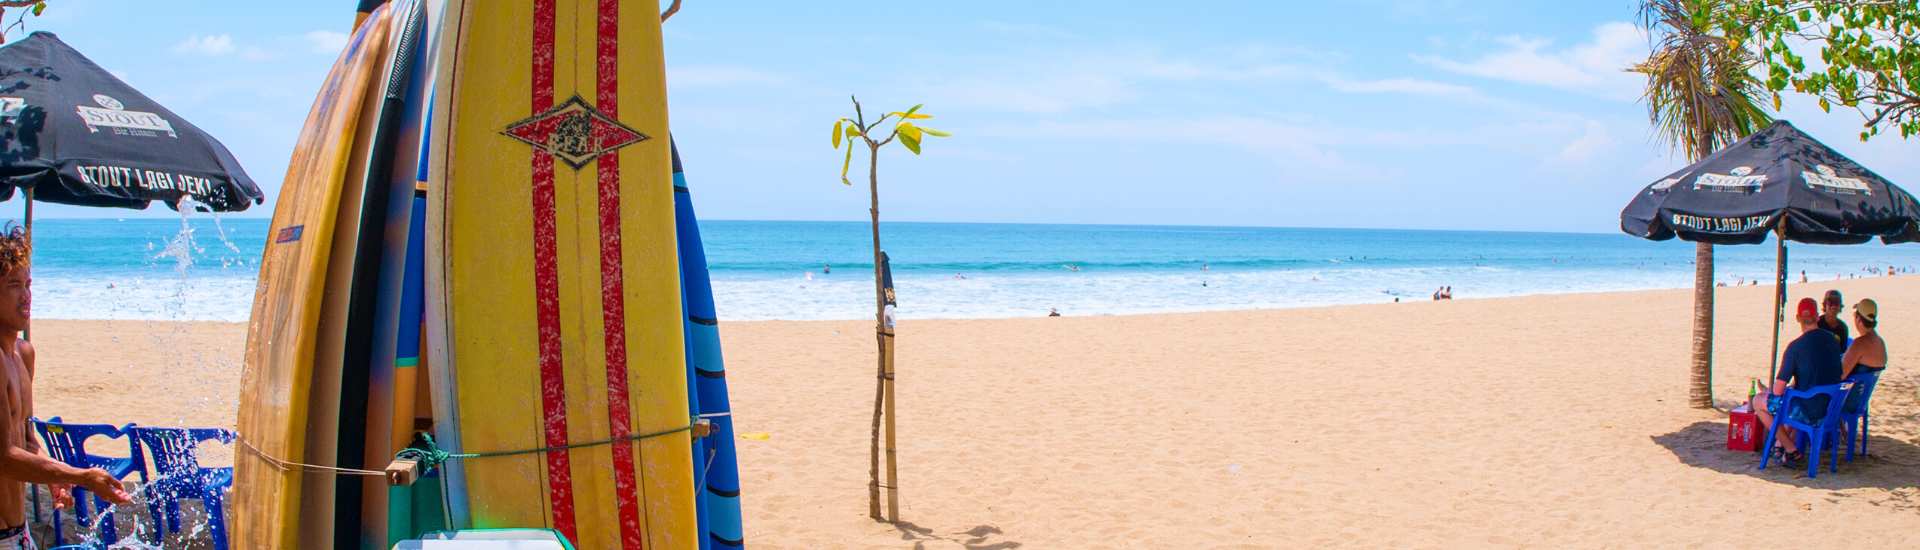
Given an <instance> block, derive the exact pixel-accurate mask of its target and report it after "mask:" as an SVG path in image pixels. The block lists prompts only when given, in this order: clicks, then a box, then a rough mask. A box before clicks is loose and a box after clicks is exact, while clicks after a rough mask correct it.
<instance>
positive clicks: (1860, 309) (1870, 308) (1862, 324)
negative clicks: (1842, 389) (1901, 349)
mask: <svg viewBox="0 0 1920 550" xmlns="http://www.w3.org/2000/svg"><path fill="white" fill-rule="evenodd" d="M1879 326H1880V304H1877V303H1874V301H1873V300H1861V301H1860V303H1858V304H1854V305H1853V328H1854V329H1856V330H1858V331H1859V332H1860V336H1857V337H1854V339H1853V345H1851V346H1847V354H1846V356H1844V357H1841V358H1840V378H1842V379H1845V378H1847V377H1851V376H1853V374H1854V373H1877V372H1880V371H1883V370H1886V369H1887V341H1886V340H1882V339H1880V332H1879V331H1878V330H1876V329H1877V328H1879Z"/></svg>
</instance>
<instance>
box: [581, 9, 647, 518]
mask: <svg viewBox="0 0 1920 550" xmlns="http://www.w3.org/2000/svg"><path fill="white" fill-rule="evenodd" d="M598 24H599V27H598V30H597V33H596V34H597V35H598V40H597V44H595V53H596V55H595V67H594V74H595V75H596V76H597V79H596V83H595V84H596V85H595V98H594V102H595V103H598V104H599V109H600V112H602V113H605V114H606V115H607V118H611V119H614V120H619V116H620V115H619V109H620V97H619V92H620V67H619V60H620V2H619V1H618V0H600V16H599V20H598ZM595 137H596V138H597V137H599V136H595ZM597 162H598V163H599V164H600V173H599V176H600V304H601V305H600V307H601V316H602V319H603V322H604V323H605V328H606V330H605V332H606V348H607V421H608V424H609V427H610V431H612V433H613V437H615V438H621V437H626V436H627V435H628V434H631V433H633V425H632V424H633V421H632V417H631V416H630V415H629V409H628V404H627V319H626V316H627V311H626V310H627V306H626V291H625V281H623V273H622V269H621V258H622V254H621V248H620V155H619V154H608V155H604V156H601V157H600V158H599V159H598V160H597ZM633 452H634V443H632V442H621V443H618V444H615V445H614V446H613V495H614V501H615V502H616V503H617V505H618V508H619V512H620V544H621V547H623V548H629V549H640V548H645V547H646V545H647V543H646V540H645V539H643V538H641V526H640V522H641V517H640V502H639V485H638V484H636V483H634V476H635V471H634V468H633Z"/></svg>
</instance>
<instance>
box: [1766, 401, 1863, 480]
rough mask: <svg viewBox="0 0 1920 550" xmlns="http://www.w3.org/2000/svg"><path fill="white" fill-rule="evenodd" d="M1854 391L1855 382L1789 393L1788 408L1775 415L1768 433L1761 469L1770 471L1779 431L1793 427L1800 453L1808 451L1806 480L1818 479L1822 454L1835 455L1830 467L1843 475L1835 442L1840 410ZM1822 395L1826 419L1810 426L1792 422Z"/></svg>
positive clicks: (1837, 433) (1821, 418) (1831, 458)
mask: <svg viewBox="0 0 1920 550" xmlns="http://www.w3.org/2000/svg"><path fill="white" fill-rule="evenodd" d="M1852 389H1853V383H1852V382H1841V383H1838V384H1828V385H1825V386H1815V387H1813V388H1810V389H1807V390H1805V391H1801V390H1796V389H1788V390H1787V394H1786V397H1787V406H1786V407H1782V408H1781V411H1780V414H1777V415H1774V417H1773V422H1774V427H1773V428H1772V429H1769V430H1767V443H1766V446H1765V447H1761V448H1762V449H1766V452H1763V453H1760V469H1762V470H1765V469H1767V461H1768V460H1769V459H1772V458H1773V440H1774V437H1775V436H1776V435H1778V434H1779V433H1780V430H1779V427H1780V426H1782V425H1785V426H1791V427H1793V429H1794V438H1793V439H1794V442H1795V443H1799V447H1800V448H1801V449H1803V450H1806V451H1808V452H1807V477H1810V478H1811V477H1819V475H1820V453H1821V452H1822V451H1825V452H1827V453H1829V454H1831V455H1832V456H1830V457H1829V458H1828V459H1827V467H1828V468H1830V469H1831V470H1832V471H1833V472H1835V473H1838V472H1839V471H1840V455H1839V449H1838V447H1839V446H1840V445H1839V444H1840V440H1838V439H1832V438H1833V437H1838V436H1840V433H1839V432H1840V408H1841V407H1844V406H1846V404H1847V392H1848V391H1849V390H1852ZM1820 395H1825V396H1827V415H1826V416H1823V417H1820V421H1819V422H1818V423H1815V424H1808V423H1806V422H1801V421H1799V420H1795V419H1794V418H1793V416H1794V415H1793V413H1794V410H1795V409H1798V408H1800V406H1801V403H1802V402H1803V401H1804V400H1806V399H1809V398H1812V397H1815V396H1820Z"/></svg>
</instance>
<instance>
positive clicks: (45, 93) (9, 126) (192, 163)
mask: <svg viewBox="0 0 1920 550" xmlns="http://www.w3.org/2000/svg"><path fill="white" fill-rule="evenodd" d="M16 187H18V188H23V189H26V190H28V193H29V194H28V197H29V199H30V200H29V201H28V202H29V203H31V202H32V201H33V200H39V201H46V202H55V203H61V204H73V205H81V206H110V207H118V208H135V209H139V208H146V207H147V206H148V205H149V204H150V203H151V202H152V201H155V200H158V201H162V202H165V203H167V204H168V205H169V206H172V207H174V208H176V209H177V208H180V207H181V200H182V199H189V198H190V199H192V200H193V201H195V202H197V203H199V204H200V205H204V206H201V207H200V208H205V209H211V210H215V211H221V212H236V211H240V210H246V209H247V207H249V206H252V205H254V204H258V203H260V202H262V201H263V200H264V199H265V195H263V194H261V192H260V188H259V186H257V185H255V184H254V183H253V179H252V178H249V177H247V174H246V172H245V171H243V170H241V168H240V163H239V162H238V161H236V160H234V158H233V154H232V153H230V152H228V151H227V148H226V146H223V145H221V144H220V142H218V141H215V140H214V139H213V137H212V136H209V135H207V133H206V132H203V131H201V130H200V128H199V127H196V126H194V125H193V124H192V123H189V122H187V121H186V120H184V119H181V118H180V117H179V115H175V114H173V112H172V111H169V110H167V108H166V107H162V106H160V104H158V103H155V102H154V101H153V100H152V99H149V98H147V96H146V95H145V94H142V93H140V91H139V90H135V89H134V88H133V87H132V86H128V85H127V83H125V82H121V81H120V79H119V78H117V77H114V76H113V74H112V73H108V72H107V70H106V69H102V68H100V66H99V65H95V64H94V63H93V61H91V60H88V59H87V58H86V56H83V55H80V52H78V51H75V50H74V49H73V48H72V47H70V46H68V45H67V44H66V43H64V42H61V41H60V39H59V38H58V37H55V36H54V35H53V34H51V33H46V32H36V33H33V34H31V35H28V36H27V37H26V38H23V39H20V40H19V41H16V42H14V43H11V44H8V45H6V46H4V47H0V200H6V199H10V198H12V197H13V190H14V188H16ZM29 207H30V206H29Z"/></svg>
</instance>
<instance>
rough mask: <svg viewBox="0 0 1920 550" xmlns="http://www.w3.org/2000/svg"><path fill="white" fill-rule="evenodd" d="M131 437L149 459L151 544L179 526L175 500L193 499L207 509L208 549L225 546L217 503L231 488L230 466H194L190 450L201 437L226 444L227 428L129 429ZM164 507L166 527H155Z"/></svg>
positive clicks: (221, 513) (223, 521)
mask: <svg viewBox="0 0 1920 550" xmlns="http://www.w3.org/2000/svg"><path fill="white" fill-rule="evenodd" d="M133 435H134V437H136V438H138V439H139V440H140V444H141V445H142V446H144V447H146V448H147V456H150V457H153V473H154V476H155V478H154V480H153V483H152V484H150V485H148V487H149V489H147V511H148V512H149V513H150V514H151V516H152V518H153V532H154V533H155V534H157V535H158V539H157V540H155V541H154V542H155V543H159V542H161V541H163V540H165V538H166V536H167V533H170V532H174V531H179V530H180V501H181V500H182V499H195V500H199V501H200V503H201V505H202V507H204V508H206V510H207V530H208V532H209V533H210V534H211V535H213V547H214V548H215V549H217V550H227V516H226V509H225V506H223V503H224V502H225V501H226V498H225V495H226V491H227V489H228V488H230V487H233V468H206V467H202V466H201V465H200V459H199V456H198V455H197V454H196V450H197V449H198V448H199V446H200V442H202V441H219V442H221V443H226V444H232V443H233V438H234V436H233V432H232V431H229V430H223V429H219V428H134V429H133ZM162 505H164V506H165V508H166V518H167V521H166V529H165V530H162V529H161V521H160V518H161V507H162Z"/></svg>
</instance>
